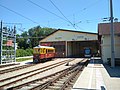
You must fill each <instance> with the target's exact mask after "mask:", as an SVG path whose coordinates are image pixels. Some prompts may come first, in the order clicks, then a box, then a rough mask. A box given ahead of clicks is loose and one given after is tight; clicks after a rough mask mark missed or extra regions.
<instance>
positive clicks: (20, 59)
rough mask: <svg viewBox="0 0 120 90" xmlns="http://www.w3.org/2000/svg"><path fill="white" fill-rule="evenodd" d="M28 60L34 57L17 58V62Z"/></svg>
mask: <svg viewBox="0 0 120 90" xmlns="http://www.w3.org/2000/svg"><path fill="white" fill-rule="evenodd" d="M26 60H32V58H19V59H16V61H17V62H22V61H26Z"/></svg>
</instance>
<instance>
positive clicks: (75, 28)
mask: <svg viewBox="0 0 120 90" xmlns="http://www.w3.org/2000/svg"><path fill="white" fill-rule="evenodd" d="M49 1H50V2H51V3H52V4H53V6H54V7H55V8H56V9H57V10H58V11H59V12H60V13H61V14H62V16H63V17H64V18H65V19H66V20H67V21H68V22H69V23H70V24H71V25H72V26H73V27H74V28H75V25H74V24H73V23H72V22H71V21H70V20H69V19H68V18H67V17H66V16H65V15H64V14H63V13H62V11H61V10H60V9H59V8H58V7H57V6H56V5H55V4H54V3H53V1H52V0H49ZM75 29H76V28H75Z"/></svg>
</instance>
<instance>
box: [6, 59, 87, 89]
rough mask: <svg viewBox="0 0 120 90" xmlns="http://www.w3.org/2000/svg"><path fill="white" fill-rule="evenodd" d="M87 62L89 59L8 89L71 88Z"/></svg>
mask: <svg viewBox="0 0 120 90" xmlns="http://www.w3.org/2000/svg"><path fill="white" fill-rule="evenodd" d="M86 62H87V60H82V61H81V63H79V64H77V65H74V66H71V67H68V68H66V69H64V70H61V71H58V72H56V73H52V74H50V75H48V76H45V77H42V78H38V79H35V80H33V81H29V82H27V83H23V84H20V85H17V86H14V87H11V88H8V90H64V89H65V88H66V87H68V86H69V88H67V89H68V90H70V86H71V87H72V85H73V84H74V82H75V81H76V79H77V78H78V76H79V74H80V73H81V71H82V69H83V68H84V66H85V63H86ZM83 63H84V64H83Z"/></svg>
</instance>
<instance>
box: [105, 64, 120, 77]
mask: <svg viewBox="0 0 120 90" xmlns="http://www.w3.org/2000/svg"><path fill="white" fill-rule="evenodd" d="M104 67H105V69H106V70H107V72H108V74H109V75H110V77H116V78H120V66H115V67H114V68H113V67H111V66H109V65H106V64H105V65H104Z"/></svg>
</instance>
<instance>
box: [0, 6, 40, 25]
mask: <svg viewBox="0 0 120 90" xmlns="http://www.w3.org/2000/svg"><path fill="white" fill-rule="evenodd" d="M0 6H1V7H3V8H5V9H7V10H9V11H11V12H13V13H15V14H17V15H19V16H21V17H23V18H25V19H27V20H29V21H31V22H33V23H36V24H38V23H37V22H35V21H34V20H32V19H30V18H28V17H26V16H24V15H22V14H20V13H18V12H16V11H14V10H12V9H9V8H8V7H6V6H3V5H1V4H0Z"/></svg>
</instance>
